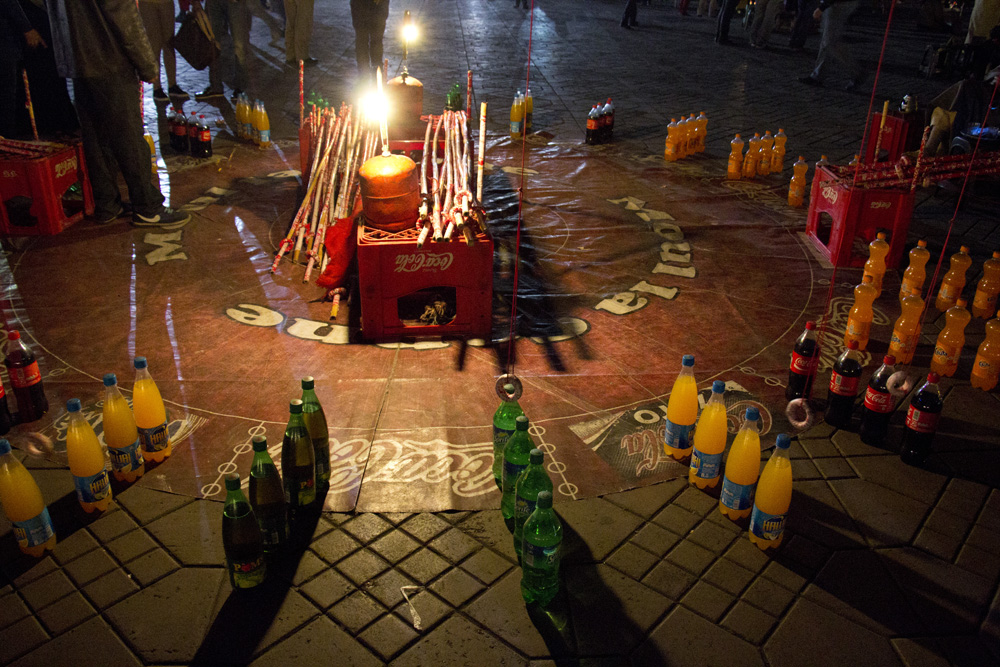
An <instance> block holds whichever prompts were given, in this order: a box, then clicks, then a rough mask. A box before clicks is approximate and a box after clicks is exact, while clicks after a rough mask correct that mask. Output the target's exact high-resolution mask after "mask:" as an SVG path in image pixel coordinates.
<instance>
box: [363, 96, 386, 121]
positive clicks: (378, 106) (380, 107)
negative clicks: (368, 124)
mask: <svg viewBox="0 0 1000 667" xmlns="http://www.w3.org/2000/svg"><path fill="white" fill-rule="evenodd" d="M361 109H362V110H363V111H364V114H365V116H367V117H368V118H369V119H370V120H372V121H374V122H377V123H381V122H382V121H384V120H385V119H386V117H387V115H388V113H389V101H388V100H387V99H386V98H385V95H383V94H380V93H379V92H378V91H374V90H373V91H371V92H370V93H368V94H367V95H365V96H364V97H363V98H362V99H361Z"/></svg>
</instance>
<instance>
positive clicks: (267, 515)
mask: <svg viewBox="0 0 1000 667" xmlns="http://www.w3.org/2000/svg"><path fill="white" fill-rule="evenodd" d="M255 514H256V515H257V524H258V525H259V526H260V538H261V540H263V542H264V548H266V549H270V548H272V547H276V546H278V545H280V544H281V543H282V542H284V541H285V536H286V535H287V532H286V530H285V528H286V526H287V522H286V521H285V513H284V511H277V512H255Z"/></svg>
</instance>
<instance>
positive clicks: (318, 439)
mask: <svg viewBox="0 0 1000 667" xmlns="http://www.w3.org/2000/svg"><path fill="white" fill-rule="evenodd" d="M315 386H316V381H315V380H314V379H313V377H312V376H308V377H304V378H302V421H304V422H305V423H306V430H307V431H309V438H310V439H311V440H312V444H313V449H315V450H316V486H317V487H318V488H321V489H322V488H325V487H327V486H329V485H330V429H329V427H328V426H327V423H326V413H325V412H323V406H322V405H321V404H320V402H319V397H318V396H316V389H315Z"/></svg>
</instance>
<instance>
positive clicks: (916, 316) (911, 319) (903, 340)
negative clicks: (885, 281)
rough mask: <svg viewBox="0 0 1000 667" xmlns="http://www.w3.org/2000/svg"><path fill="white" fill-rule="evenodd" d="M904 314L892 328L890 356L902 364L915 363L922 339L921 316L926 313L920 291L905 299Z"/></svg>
mask: <svg viewBox="0 0 1000 667" xmlns="http://www.w3.org/2000/svg"><path fill="white" fill-rule="evenodd" d="M900 308H901V310H902V312H901V313H900V315H899V319H897V320H896V324H895V325H894V326H893V328H892V337H891V338H890V339H889V354H891V355H892V356H894V357H895V358H896V361H897V362H898V363H901V364H909V363H910V362H912V361H913V353H914V352H915V351H916V349H917V341H918V340H919V339H920V315H921V313H923V311H924V300H923V299H921V298H920V290H918V289H915V290H913V292H912V293H911V294H910V296H908V297H905V298H904V299H903V303H902V305H901V306H900Z"/></svg>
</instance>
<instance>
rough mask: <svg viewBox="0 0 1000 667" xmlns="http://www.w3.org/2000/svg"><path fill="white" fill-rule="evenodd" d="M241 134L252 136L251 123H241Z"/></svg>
mask: <svg viewBox="0 0 1000 667" xmlns="http://www.w3.org/2000/svg"><path fill="white" fill-rule="evenodd" d="M243 136H245V137H252V136H253V124H252V123H243Z"/></svg>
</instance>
